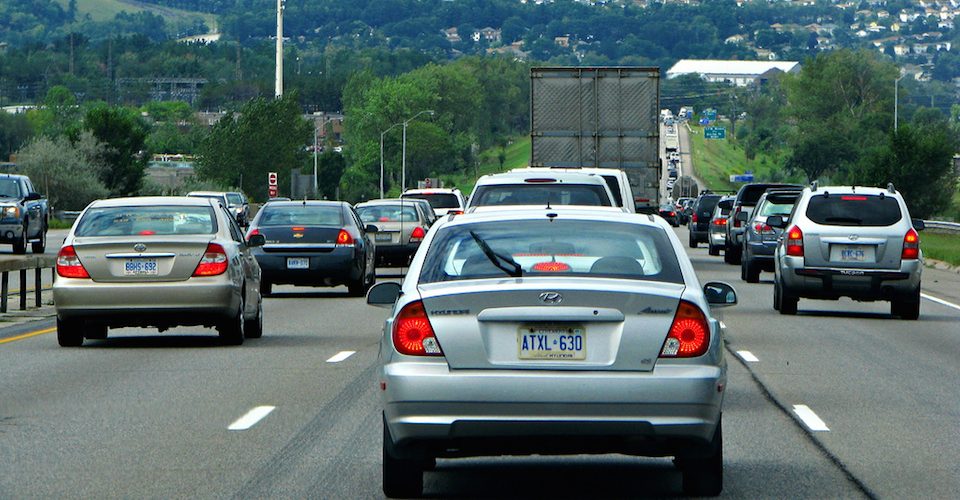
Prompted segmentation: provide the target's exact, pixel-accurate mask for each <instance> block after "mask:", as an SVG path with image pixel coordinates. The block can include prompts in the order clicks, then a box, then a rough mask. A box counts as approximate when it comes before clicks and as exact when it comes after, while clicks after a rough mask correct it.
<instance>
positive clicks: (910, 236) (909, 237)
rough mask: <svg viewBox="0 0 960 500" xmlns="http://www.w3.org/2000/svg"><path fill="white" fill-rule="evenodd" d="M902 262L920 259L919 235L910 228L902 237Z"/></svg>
mask: <svg viewBox="0 0 960 500" xmlns="http://www.w3.org/2000/svg"><path fill="white" fill-rule="evenodd" d="M900 258H901V259H903V260H916V259H918V258H920V235H918V234H917V231H916V230H914V229H913V228H912V227H911V228H910V230H909V231H907V234H906V235H904V237H903V252H902V253H901V254H900Z"/></svg>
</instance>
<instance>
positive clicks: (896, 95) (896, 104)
mask: <svg viewBox="0 0 960 500" xmlns="http://www.w3.org/2000/svg"><path fill="white" fill-rule="evenodd" d="M904 76H906V75H900V78H897V79H896V80H894V81H893V131H894V132H896V131H897V119H898V118H899V116H898V114H899V108H900V80H903V77H904Z"/></svg>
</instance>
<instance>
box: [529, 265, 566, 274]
mask: <svg viewBox="0 0 960 500" xmlns="http://www.w3.org/2000/svg"><path fill="white" fill-rule="evenodd" d="M531 269H532V270H534V271H540V272H542V273H562V272H567V271H569V270H570V266H569V265H568V264H567V263H565V262H537V263H536V264H534V265H533V267H532V268H531Z"/></svg>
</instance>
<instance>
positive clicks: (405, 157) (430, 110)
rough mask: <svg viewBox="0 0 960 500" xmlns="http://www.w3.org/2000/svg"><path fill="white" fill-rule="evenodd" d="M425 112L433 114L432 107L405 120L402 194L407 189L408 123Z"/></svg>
mask: <svg viewBox="0 0 960 500" xmlns="http://www.w3.org/2000/svg"><path fill="white" fill-rule="evenodd" d="M424 113H427V114H429V115H430V116H433V110H432V109H425V110H423V111H420V112H419V113H417V114H415V115H413V116H411V117H410V118H407V119H406V120H404V121H403V159H402V161H401V168H400V193H401V194H403V191H404V190H406V189H407V124H408V123H410V122H411V121H413V119H414V118H416V117H418V116H420V115H422V114H424Z"/></svg>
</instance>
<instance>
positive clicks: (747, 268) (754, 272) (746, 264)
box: [740, 254, 760, 283]
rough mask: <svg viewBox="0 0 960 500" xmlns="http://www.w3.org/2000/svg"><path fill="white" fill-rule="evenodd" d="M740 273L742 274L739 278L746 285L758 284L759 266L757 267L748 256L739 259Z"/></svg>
mask: <svg viewBox="0 0 960 500" xmlns="http://www.w3.org/2000/svg"><path fill="white" fill-rule="evenodd" d="M740 273H741V274H742V276H741V277H742V278H743V281H746V282H747V283H759V282H760V266H758V265H757V263H756V262H754V261H753V259H751V258H750V255H748V254H744V255H743V259H741V264H740Z"/></svg>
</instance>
